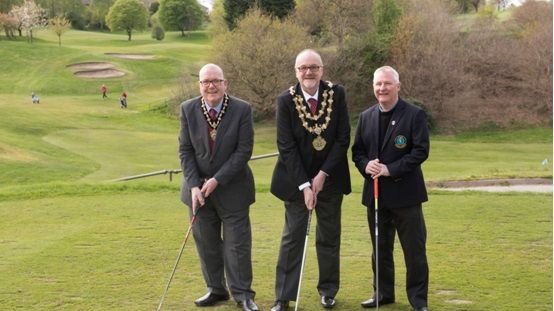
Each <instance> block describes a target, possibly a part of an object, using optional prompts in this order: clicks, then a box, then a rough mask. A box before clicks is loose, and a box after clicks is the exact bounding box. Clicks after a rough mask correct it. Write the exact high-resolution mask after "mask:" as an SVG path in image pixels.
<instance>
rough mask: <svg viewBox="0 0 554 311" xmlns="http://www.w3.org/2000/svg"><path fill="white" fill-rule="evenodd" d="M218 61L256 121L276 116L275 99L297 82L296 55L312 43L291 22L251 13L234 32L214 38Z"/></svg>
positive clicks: (254, 12) (233, 88)
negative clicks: (251, 109)
mask: <svg viewBox="0 0 554 311" xmlns="http://www.w3.org/2000/svg"><path fill="white" fill-rule="evenodd" d="M214 42H218V44H217V49H216V50H215V53H216V54H215V61H216V62H217V63H218V64H221V66H222V68H223V69H224V71H225V76H226V79H228V80H229V81H230V83H231V84H230V85H231V88H232V91H233V94H235V95H236V96H239V97H242V98H248V99H249V101H250V103H251V104H252V107H253V109H254V115H255V117H256V118H257V119H263V118H268V117H273V116H274V115H275V104H274V100H275V97H276V96H277V95H278V94H279V93H281V92H282V91H284V90H286V89H287V88H288V87H290V86H291V85H293V84H294V83H295V79H294V60H295V57H296V54H298V52H300V51H301V50H302V49H304V48H306V47H307V46H306V45H308V44H309V42H310V40H309V37H308V35H307V34H306V33H305V31H304V30H303V29H302V28H300V27H299V26H297V25H295V24H294V23H293V22H292V21H290V20H284V21H280V20H278V19H272V18H270V17H268V16H264V15H262V13H261V12H260V11H259V10H253V11H252V12H249V13H248V14H247V15H246V16H245V17H244V19H242V20H241V21H240V22H239V23H238V25H237V27H236V28H235V30H234V31H232V32H228V33H225V34H223V35H220V36H217V37H216V38H214Z"/></svg>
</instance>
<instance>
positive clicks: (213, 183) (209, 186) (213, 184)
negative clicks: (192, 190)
mask: <svg viewBox="0 0 554 311" xmlns="http://www.w3.org/2000/svg"><path fill="white" fill-rule="evenodd" d="M217 185H219V183H218V182H217V179H215V178H213V177H212V178H210V179H208V180H206V182H205V183H204V185H203V186H202V189H201V190H200V191H201V192H202V194H203V195H204V197H205V198H207V197H209V196H210V194H211V193H212V192H214V190H215V188H217Z"/></svg>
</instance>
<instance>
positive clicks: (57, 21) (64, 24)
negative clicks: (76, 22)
mask: <svg viewBox="0 0 554 311" xmlns="http://www.w3.org/2000/svg"><path fill="white" fill-rule="evenodd" d="M48 28H50V30H52V31H53V32H54V33H55V34H56V36H58V46H62V35H63V34H64V32H66V31H68V30H69V29H71V22H70V21H69V20H68V19H67V18H65V17H61V16H56V17H54V18H51V19H50V21H49V22H48Z"/></svg>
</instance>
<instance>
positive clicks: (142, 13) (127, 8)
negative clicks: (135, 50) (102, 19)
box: [106, 0, 148, 41]
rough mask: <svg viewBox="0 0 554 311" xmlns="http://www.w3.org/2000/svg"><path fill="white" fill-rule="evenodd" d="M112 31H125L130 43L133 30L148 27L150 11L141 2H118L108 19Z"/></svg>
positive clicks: (130, 0) (131, 0)
mask: <svg viewBox="0 0 554 311" xmlns="http://www.w3.org/2000/svg"><path fill="white" fill-rule="evenodd" d="M106 22H107V23H108V27H110V29H111V31H115V30H124V31H125V32H127V36H128V38H129V41H131V35H132V33H133V30H144V29H146V26H147V25H148V10H147V9H146V7H145V6H144V4H143V2H142V1H139V0H117V1H116V2H115V3H114V5H113V6H112V7H111V8H110V11H109V12H108V16H107V18H106Z"/></svg>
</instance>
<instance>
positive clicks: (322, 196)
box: [275, 178, 343, 301]
mask: <svg viewBox="0 0 554 311" xmlns="http://www.w3.org/2000/svg"><path fill="white" fill-rule="evenodd" d="M342 199H343V194H342V193H340V192H339V191H338V190H337V189H336V187H334V186H333V182H332V180H330V178H327V180H326V182H325V185H324V187H323V190H322V191H321V192H320V193H319V194H318V197H317V205H316V207H315V210H314V212H313V215H312V217H314V216H316V217H317V227H316V230H315V231H316V237H315V239H316V253H317V259H318V265H319V282H318V284H317V289H318V291H319V294H320V295H323V296H330V297H335V296H336V294H337V292H338V291H339V281H340V280H339V276H340V234H341V204H342ZM285 208H286V211H285V226H284V228H283V235H282V237H281V248H280V251H279V259H278V261H277V268H276V280H275V297H276V299H277V300H287V301H294V300H296V294H297V292H298V282H299V280H300V269H301V265H302V254H303V250H304V244H305V240H306V228H307V224H308V209H307V208H306V205H305V204H304V195H303V193H302V192H301V191H299V192H298V195H297V196H296V197H295V199H294V200H293V201H287V202H285ZM312 222H313V221H312ZM310 236H311V235H310Z"/></svg>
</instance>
